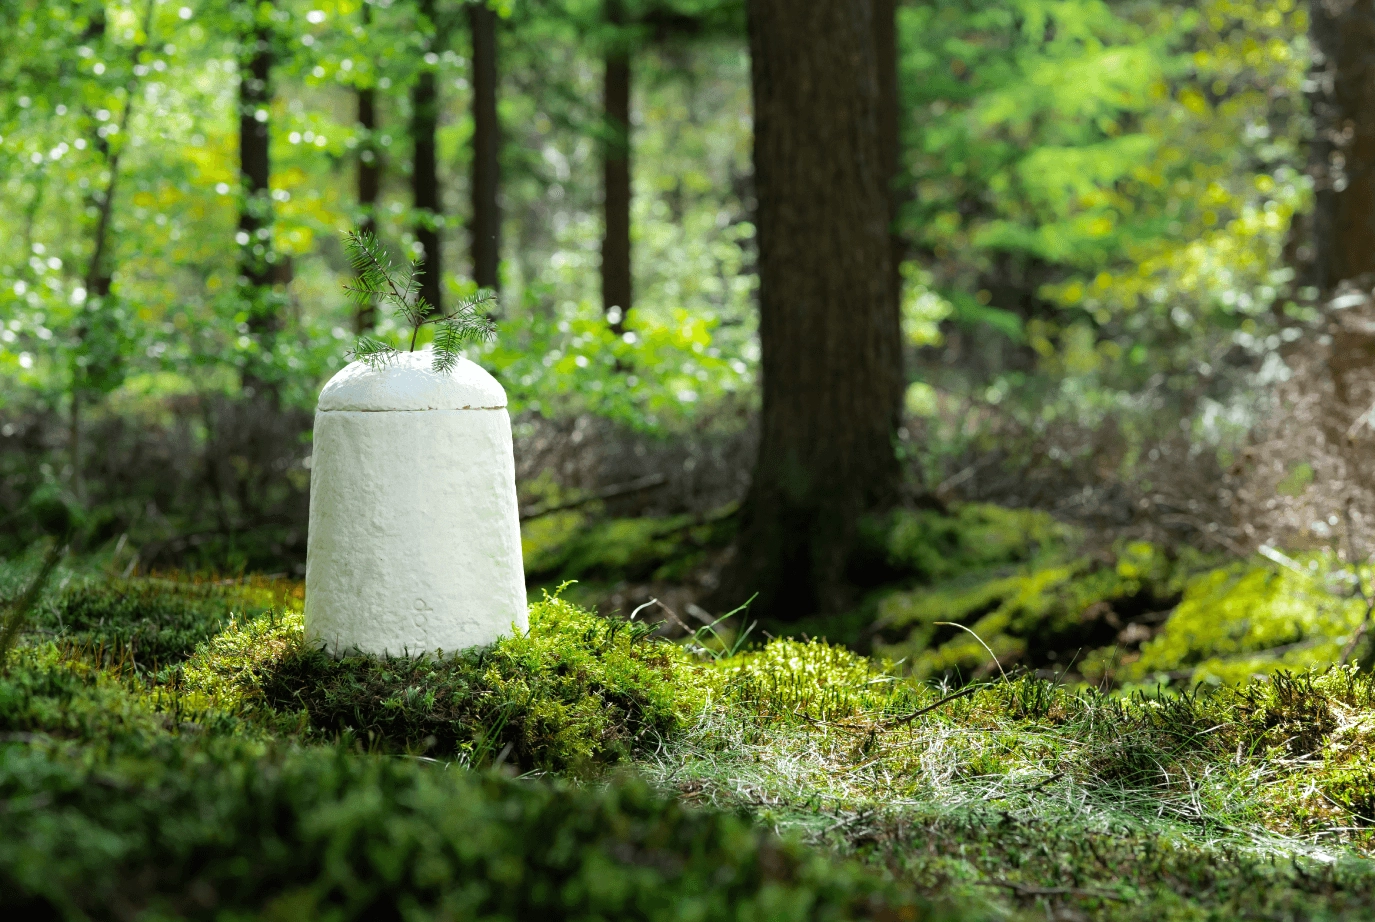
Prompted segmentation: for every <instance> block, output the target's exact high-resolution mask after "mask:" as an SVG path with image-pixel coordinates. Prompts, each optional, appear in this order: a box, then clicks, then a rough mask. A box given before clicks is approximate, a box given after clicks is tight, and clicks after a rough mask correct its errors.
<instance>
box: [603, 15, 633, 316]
mask: <svg viewBox="0 0 1375 922" xmlns="http://www.w3.org/2000/svg"><path fill="white" fill-rule="evenodd" d="M606 21H607V24H608V25H609V26H610V27H611V29H610V32H609V34H610V39H609V41H608V45H607V49H606V52H605V57H604V59H603V62H602V105H603V110H604V113H605V120H606V121H605V125H604V126H603V130H604V132H605V136H604V138H603V140H602V145H603V147H602V219H603V222H604V226H603V230H602V308H603V310H605V311H606V314H607V317H608V318H610V319H611V328H612V330H613V331H614V332H615V333H616V334H617V335H620V334H621V333H623V332H625V316H626V315H627V314H628V313H629V312H630V308H631V305H632V302H631V297H632V292H631V285H632V282H631V260H630V252H631V251H630V200H631V195H632V190H631V182H630V48H629V36H628V34H627V33H626V31H625V25H626V17H625V9H624V6H623V5H622V3H621V0H606Z"/></svg>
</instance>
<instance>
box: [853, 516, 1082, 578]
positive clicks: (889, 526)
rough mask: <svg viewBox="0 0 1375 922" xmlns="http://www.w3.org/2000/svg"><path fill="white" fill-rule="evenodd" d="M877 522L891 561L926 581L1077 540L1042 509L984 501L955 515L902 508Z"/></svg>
mask: <svg viewBox="0 0 1375 922" xmlns="http://www.w3.org/2000/svg"><path fill="white" fill-rule="evenodd" d="M877 527H878V529H880V533H879V535H878V540H879V541H881V542H882V545H883V550H884V553H885V556H886V558H887V561H888V564H889V565H890V566H892V567H893V568H894V569H895V570H897V571H899V572H903V573H908V574H911V575H914V576H916V577H917V578H919V579H921V580H923V581H926V582H939V581H942V580H947V579H951V578H952V577H956V576H959V575H962V574H968V573H975V572H982V571H986V570H989V569H993V568H996V567H1002V566H1006V565H1008V564H1015V563H1023V562H1026V561H1029V560H1032V559H1034V558H1037V557H1039V556H1044V555H1047V554H1054V553H1056V552H1057V551H1059V550H1061V549H1063V548H1064V547H1066V546H1067V545H1068V544H1070V543H1072V542H1073V541H1075V540H1076V534H1075V532H1074V531H1073V530H1072V529H1071V528H1069V527H1068V526H1066V525H1063V524H1061V523H1059V522H1057V521H1055V519H1053V518H1051V517H1050V516H1049V515H1047V514H1046V513H1044V512H1038V511H1035V510H1030V509H1004V508H1002V507H1000V506H992V505H988V504H985V503H968V504H965V505H961V506H957V507H956V508H955V509H954V511H953V514H951V515H943V514H941V513H939V512H936V511H934V510H929V509H920V510H910V509H899V510H896V511H894V512H893V513H891V514H890V515H889V516H888V517H887V518H886V519H884V520H881V521H880V522H879V523H877Z"/></svg>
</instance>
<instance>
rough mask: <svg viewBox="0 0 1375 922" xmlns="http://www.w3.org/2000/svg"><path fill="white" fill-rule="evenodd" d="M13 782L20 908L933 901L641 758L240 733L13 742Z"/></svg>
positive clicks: (566, 910) (178, 913) (498, 909)
mask: <svg viewBox="0 0 1375 922" xmlns="http://www.w3.org/2000/svg"><path fill="white" fill-rule="evenodd" d="M0 803H4V804H5V805H6V814H7V816H6V820H5V835H4V836H3V837H0V909H4V911H5V912H6V914H7V915H8V916H10V917H12V918H54V919H86V918H160V919H206V920H210V919H243V918H262V919H283V920H285V919H292V920H299V919H332V920H354V919H357V920H364V919H402V918H405V919H414V920H427V919H436V920H439V919H454V918H480V919H485V920H493V922H497V920H515V919H537V918H548V919H568V920H589V922H591V920H599V919H626V920H641V919H643V920H665V922H668V920H687V919H694V920H718V919H719V920H728V919H739V918H747V919H761V920H778V922H785V920H798V922H802V920H842V919H859V918H888V919H906V920H921V919H934V918H937V914H936V913H935V911H933V910H932V909H931V908H930V907H929V906H928V905H926V904H924V903H922V902H920V901H918V900H917V899H915V898H913V897H911V896H909V895H906V894H904V893H903V892H902V891H900V890H899V889H898V888H896V887H894V886H892V885H891V884H885V883H884V882H883V881H882V880H881V879H880V878H879V877H878V876H877V875H875V874H873V873H871V872H868V871H866V870H865V869H863V868H862V867H859V866H857V865H855V864H853V863H845V862H836V861H833V860H827V859H826V858H825V857H824V856H821V855H819V854H817V853H816V852H813V851H809V850H807V849H805V848H803V847H801V846H800V845H798V844H797V843H795V842H787V841H780V840H778V839H777V838H775V837H773V836H771V835H769V834H767V833H763V832H761V831H759V830H757V829H754V828H751V827H750V825H749V824H748V823H747V822H746V821H745V820H743V819H741V818H738V817H735V816H732V815H729V814H724V813H719V812H704V811H693V810H686V809H684V808H683V807H682V806H681V805H679V804H677V803H675V802H673V801H671V800H668V799H665V798H664V797H662V796H661V795H659V794H657V793H656V792H654V791H652V790H651V789H649V788H648V787H647V786H646V785H644V784H642V783H638V782H636V781H634V780H633V779H626V780H621V781H618V782H617V783H615V784H612V785H610V786H609V787H607V788H605V789H601V790H592V789H575V788H569V787H566V786H564V785H560V784H548V783H546V784H539V785H535V784H530V783H518V782H513V781H510V780H506V779H504V778H500V777H493V776H485V777H484V776H480V775H475V774H468V773H461V772H444V771H439V770H434V769H428V770H427V769H426V768H425V767H424V766H422V765H418V764H416V763H413V762H402V761H396V760H388V759H378V758H362V757H358V756H350V755H348V754H346V753H342V752H339V751H337V750H334V751H331V750H329V749H324V750H290V749H275V750H269V751H263V750H261V749H260V748H258V747H254V746H251V745H248V744H246V743H243V742H241V741H236V740H233V739H211V740H194V739H187V738H172V737H164V738H161V739H158V740H155V741H153V742H151V743H150V744H149V745H148V746H146V747H145V748H144V749H143V750H141V751H139V752H136V753H124V754H123V755H122V756H121V757H120V758H118V759H105V758H96V759H74V758H71V757H70V756H69V755H67V754H64V753H63V752H62V751H60V750H54V749H51V748H47V747H43V746H21V745H16V744H13V743H0ZM951 916H953V914H951Z"/></svg>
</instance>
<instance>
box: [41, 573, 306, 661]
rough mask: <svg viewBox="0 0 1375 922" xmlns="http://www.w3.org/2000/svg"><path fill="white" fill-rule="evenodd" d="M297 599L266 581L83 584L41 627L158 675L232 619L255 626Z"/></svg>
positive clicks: (71, 589) (67, 595)
mask: <svg viewBox="0 0 1375 922" xmlns="http://www.w3.org/2000/svg"><path fill="white" fill-rule="evenodd" d="M298 591H299V587H293V586H292V584H289V583H285V582H281V581H274V580H264V579H250V580H247V581H226V582H216V581H209V580H197V579H190V578H169V579H158V578H137V579H116V580H108V581H95V580H83V581H80V582H78V583H76V584H75V585H74V586H72V587H69V588H68V589H67V590H66V591H64V592H63V593H62V594H61V595H60V596H59V597H58V599H57V600H56V604H55V605H54V606H53V607H52V609H51V610H50V612H49V613H48V615H47V617H46V618H44V619H43V621H42V622H41V625H42V626H43V627H45V628H47V629H49V630H51V631H55V632H56V633H57V635H58V636H59V637H61V638H62V639H63V640H65V641H67V642H69V643H71V644H73V645H75V646H77V647H81V648H85V649H86V650H87V652H89V653H92V654H98V655H99V656H101V657H103V658H108V659H111V660H114V661H121V662H125V663H127V664H129V665H131V666H134V667H136V668H139V669H142V670H155V669H157V668H158V667H160V666H166V665H169V664H173V663H176V662H178V661H180V660H183V659H185V658H186V657H187V656H189V655H190V654H191V652H192V651H193V650H194V649H195V648H196V645H197V644H199V643H201V642H203V641H205V640H207V639H209V638H210V637H212V636H214V635H215V634H216V633H218V632H219V631H220V630H221V629H222V628H223V627H224V626H225V625H226V624H228V623H229V621H230V620H231V618H233V617H235V616H236V615H237V616H238V617H239V618H240V619H243V618H251V617H253V616H255V615H258V614H260V613H262V612H264V611H266V610H267V609H269V608H271V607H272V605H274V604H276V603H277V602H279V601H280V600H282V599H284V598H288V597H291V596H292V595H293V594H294V593H296V592H298Z"/></svg>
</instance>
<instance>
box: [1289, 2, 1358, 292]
mask: <svg viewBox="0 0 1375 922" xmlns="http://www.w3.org/2000/svg"><path fill="white" fill-rule="evenodd" d="M1309 22H1310V36H1311V38H1312V42H1313V48H1314V52H1315V61H1314V64H1315V67H1314V74H1313V76H1314V78H1315V79H1314V81H1313V85H1314V87H1315V90H1314V91H1313V92H1312V93H1311V94H1310V100H1311V103H1312V109H1313V118H1314V122H1315V127H1316V135H1315V137H1314V139H1313V147H1312V150H1311V158H1310V159H1311V163H1312V172H1313V174H1314V186H1315V201H1314V207H1313V217H1312V243H1311V246H1310V250H1311V252H1310V253H1309V254H1308V255H1309V257H1310V265H1309V267H1308V268H1309V272H1307V273H1305V275H1307V276H1308V280H1309V282H1310V284H1313V285H1315V286H1317V288H1318V289H1319V291H1322V292H1328V291H1330V290H1331V289H1332V288H1333V287H1335V286H1336V284H1337V283H1338V282H1340V281H1342V280H1344V279H1351V278H1355V277H1357V276H1360V275H1364V274H1366V273H1375V4H1372V3H1370V2H1368V0H1312V3H1311V10H1310V16H1309Z"/></svg>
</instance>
